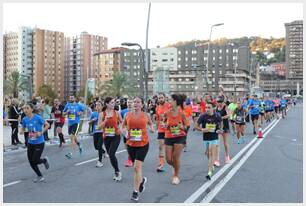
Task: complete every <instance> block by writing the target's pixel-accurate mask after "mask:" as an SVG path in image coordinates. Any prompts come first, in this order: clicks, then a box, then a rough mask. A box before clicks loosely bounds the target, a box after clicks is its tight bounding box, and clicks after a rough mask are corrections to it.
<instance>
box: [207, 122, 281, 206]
mask: <svg viewBox="0 0 306 206" xmlns="http://www.w3.org/2000/svg"><path fill="white" fill-rule="evenodd" d="M279 121H280V119H279V120H277V122H276V123H275V124H274V125H273V126H272V127H271V128H270V129H269V130H268V131H267V132H266V133H265V134H264V135H263V137H264V138H265V137H266V136H267V135H268V134H269V132H270V131H271V130H272V129H273V128H274V127H275V126H276V125H277V123H278V122H279ZM264 138H262V139H259V140H258V141H257V142H256V143H255V144H254V146H253V147H252V148H251V149H250V150H249V151H248V152H247V153H246V154H245V155H244V156H243V157H242V158H241V160H240V161H239V162H238V164H237V165H236V166H235V167H234V168H233V169H231V171H230V172H229V173H228V174H227V175H226V176H225V177H224V178H223V179H222V180H221V181H220V182H219V183H218V184H217V185H216V186H215V187H214V189H213V190H212V191H211V192H209V193H208V194H207V195H206V196H205V197H204V199H203V200H202V201H201V203H209V202H210V201H211V200H212V199H214V197H215V196H216V195H217V194H218V193H219V192H220V190H221V189H222V188H223V187H224V186H225V185H226V183H227V182H228V181H229V180H230V179H231V178H232V177H233V176H234V175H235V174H236V172H237V171H238V170H239V169H240V167H241V166H242V165H243V164H244V163H245V162H246V161H247V160H248V158H249V157H250V156H251V155H252V154H253V152H254V151H255V150H256V148H257V147H258V146H259V145H260V144H261V143H262V141H263V140H264Z"/></svg>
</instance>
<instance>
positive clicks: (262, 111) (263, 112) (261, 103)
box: [259, 97, 266, 125]
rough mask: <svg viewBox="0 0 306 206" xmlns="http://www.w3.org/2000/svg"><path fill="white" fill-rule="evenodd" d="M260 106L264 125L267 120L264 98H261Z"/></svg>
mask: <svg viewBox="0 0 306 206" xmlns="http://www.w3.org/2000/svg"><path fill="white" fill-rule="evenodd" d="M259 102H260V104H259V115H260V124H261V125H263V123H264V120H265V118H266V117H265V107H266V105H265V102H264V100H263V98H262V97H261V98H260V100H259Z"/></svg>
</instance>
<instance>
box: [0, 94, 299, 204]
mask: <svg viewBox="0 0 306 206" xmlns="http://www.w3.org/2000/svg"><path fill="white" fill-rule="evenodd" d="M39 104H42V105H48V104H49V102H48V100H40V102H39ZM295 104H296V102H295V100H293V99H288V98H282V97H276V98H269V97H260V98H259V97H258V96H257V95H251V96H248V95H247V96H245V97H231V98H229V97H226V96H225V95H224V94H223V91H222V90H221V91H220V92H219V94H218V95H216V97H215V98H213V97H212V96H211V95H209V94H205V95H203V97H202V98H200V99H197V98H190V97H187V96H186V95H184V94H172V95H165V94H163V93H159V94H157V95H155V96H154V97H153V98H151V99H150V100H149V101H148V102H144V100H143V99H142V98H141V97H133V98H126V99H125V98H114V97H106V98H95V99H94V101H93V102H92V103H91V104H90V105H89V106H86V105H84V104H83V103H82V101H77V100H76V98H75V97H74V96H70V97H69V100H68V102H67V103H61V102H60V101H59V99H55V100H54V102H53V105H52V106H51V107H48V106H47V107H43V109H39V108H38V107H37V102H33V101H32V102H28V103H24V104H23V105H19V103H18V100H16V99H13V100H12V102H11V105H10V106H9V109H8V110H6V109H5V108H4V111H7V113H6V112H5V113H4V120H5V119H7V118H8V119H11V120H10V121H9V122H10V125H11V128H12V144H21V141H19V139H18V130H19V134H23V135H24V137H25V146H27V156H28V160H29V163H30V166H31V167H32V169H33V170H34V172H35V173H36V175H37V177H36V178H35V180H34V182H41V181H44V177H43V175H42V173H41V172H40V170H39V167H38V165H40V164H44V166H45V168H46V169H48V168H49V167H50V165H49V159H48V157H43V158H41V155H42V152H43V150H44V146H45V141H48V140H49V137H48V129H50V128H51V127H50V125H51V124H54V129H55V132H56V135H57V136H58V138H59V147H63V146H64V145H65V144H67V143H66V141H65V138H64V136H65V135H64V134H66V132H67V133H68V135H69V136H70V140H71V142H70V149H69V152H68V153H67V154H66V155H65V157H66V158H68V159H72V158H74V157H75V155H76V154H77V153H79V154H82V152H83V150H84V148H83V147H82V144H81V142H80V141H79V140H78V133H79V132H80V130H81V128H82V122H83V121H84V119H83V118H84V117H86V116H85V113H86V114H87V115H88V117H89V119H88V121H89V124H90V131H89V132H90V133H92V135H93V149H94V150H96V151H97V156H98V161H97V164H96V167H98V168H100V167H103V159H105V158H106V157H109V159H110V163H111V166H112V168H113V170H114V176H113V180H114V181H116V182H120V181H121V179H122V175H123V174H122V173H121V171H120V163H119V162H118V160H117V157H116V151H117V149H118V147H119V145H120V142H121V141H123V143H124V145H125V148H126V150H127V153H128V155H127V159H126V161H125V162H124V165H125V166H126V167H134V185H133V192H132V196H131V199H132V200H134V201H136V202H137V201H138V200H139V195H140V193H142V192H143V191H144V190H145V184H146V182H147V177H145V175H144V174H143V172H142V167H143V164H145V158H146V155H147V153H148V151H149V145H150V144H154V143H155V142H153V141H150V138H149V136H153V134H157V135H156V136H155V137H154V138H157V140H158V148H159V149H158V153H157V154H156V160H157V161H156V172H163V171H165V169H164V165H165V164H166V163H167V164H169V165H170V166H171V167H172V169H173V170H172V171H173V175H172V177H171V180H170V182H171V184H173V185H177V184H180V166H181V162H180V159H181V155H182V152H187V151H188V142H189V141H191V139H188V132H190V131H189V129H190V128H192V129H193V131H199V132H196V134H198V135H200V136H203V144H204V148H205V151H206V152H205V154H206V156H207V158H208V166H207V168H208V170H207V171H208V172H207V175H206V178H207V179H208V180H210V179H211V177H212V175H213V171H214V168H215V167H219V166H220V165H221V163H220V158H219V156H220V150H221V149H224V153H225V164H228V163H230V161H231V157H230V148H229V143H228V138H229V134H230V132H231V133H232V134H234V135H235V136H236V138H237V144H243V143H245V126H246V123H250V124H252V127H253V133H254V134H255V135H257V134H258V133H259V132H260V131H261V127H262V125H263V124H265V123H269V122H271V120H272V119H273V118H285V117H286V115H287V110H288V107H290V106H294V105H295ZM20 106H21V108H20ZM88 108H90V109H89V114H88ZM8 114H9V115H8ZM12 119H15V120H16V121H13V120H12ZM64 124H68V131H63V130H62V128H63V126H64ZM155 132H156V133H155ZM150 133H151V134H150Z"/></svg>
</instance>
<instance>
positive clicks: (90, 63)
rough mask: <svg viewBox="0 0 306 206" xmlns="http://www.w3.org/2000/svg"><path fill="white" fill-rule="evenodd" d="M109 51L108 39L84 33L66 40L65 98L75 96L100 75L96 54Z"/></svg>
mask: <svg viewBox="0 0 306 206" xmlns="http://www.w3.org/2000/svg"><path fill="white" fill-rule="evenodd" d="M106 49H107V38H106V37H102V36H98V35H92V34H88V33H87V32H82V33H81V35H79V36H75V37H68V38H65V54H66V55H65V96H68V95H71V94H73V95H75V94H76V93H77V92H79V91H80V90H81V89H82V87H84V86H85V84H86V81H87V79H89V78H95V77H96V76H97V75H98V72H99V71H98V65H97V64H96V62H95V61H94V54H95V53H97V52H100V51H103V50H106Z"/></svg>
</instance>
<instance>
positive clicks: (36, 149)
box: [28, 143, 46, 176]
mask: <svg viewBox="0 0 306 206" xmlns="http://www.w3.org/2000/svg"><path fill="white" fill-rule="evenodd" d="M44 146H45V143H41V144H28V160H29V162H30V165H31V167H32V169H33V170H34V172H35V173H36V174H37V176H42V174H41V172H40V170H39V168H38V165H39V164H42V163H45V162H46V159H41V158H40V157H41V154H42V152H43V151H44Z"/></svg>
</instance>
